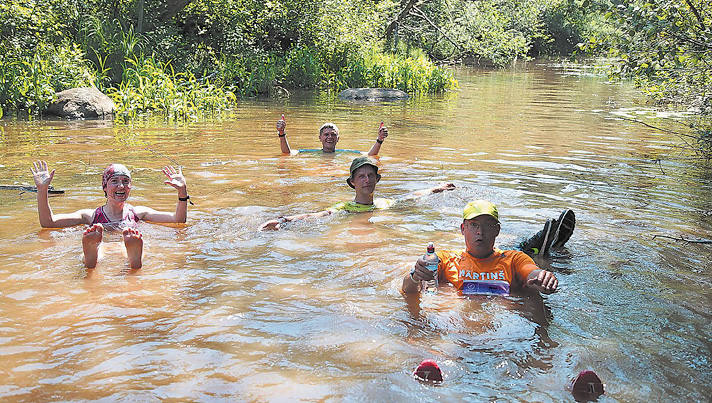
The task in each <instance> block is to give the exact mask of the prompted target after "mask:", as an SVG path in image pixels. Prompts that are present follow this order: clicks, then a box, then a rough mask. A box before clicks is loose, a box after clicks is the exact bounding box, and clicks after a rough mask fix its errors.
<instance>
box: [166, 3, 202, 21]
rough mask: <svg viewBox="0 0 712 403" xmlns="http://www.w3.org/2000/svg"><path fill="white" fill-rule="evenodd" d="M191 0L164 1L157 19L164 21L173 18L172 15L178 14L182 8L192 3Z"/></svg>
mask: <svg viewBox="0 0 712 403" xmlns="http://www.w3.org/2000/svg"><path fill="white" fill-rule="evenodd" d="M192 2H193V0H168V1H166V7H165V10H163V11H161V14H160V15H159V16H158V20H159V21H161V22H166V21H168V20H170V19H171V18H173V16H174V15H176V14H178V13H179V12H180V11H181V10H182V9H184V8H185V7H186V6H187V5H188V4H190V3H192Z"/></svg>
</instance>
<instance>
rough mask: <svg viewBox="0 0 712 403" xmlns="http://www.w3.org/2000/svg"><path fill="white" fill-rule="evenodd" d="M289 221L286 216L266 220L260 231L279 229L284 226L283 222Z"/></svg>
mask: <svg viewBox="0 0 712 403" xmlns="http://www.w3.org/2000/svg"><path fill="white" fill-rule="evenodd" d="M287 221H289V220H287V219H286V218H285V217H279V218H277V219H274V220H269V221H265V222H264V223H262V225H260V228H259V229H258V231H265V230H267V231H278V230H279V229H280V228H281V227H282V224H284V223H285V222H287Z"/></svg>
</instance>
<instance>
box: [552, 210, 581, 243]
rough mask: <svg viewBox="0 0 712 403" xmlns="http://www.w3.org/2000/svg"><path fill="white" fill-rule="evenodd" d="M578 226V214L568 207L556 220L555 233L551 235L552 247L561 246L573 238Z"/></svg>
mask: <svg viewBox="0 0 712 403" xmlns="http://www.w3.org/2000/svg"><path fill="white" fill-rule="evenodd" d="M575 226H576V215H575V214H574V211H573V210H569V209H566V210H564V211H563V212H562V213H561V215H560V216H559V219H558V220H554V235H553V236H552V237H551V247H552V248H560V247H562V246H564V244H565V243H566V241H568V240H569V238H571V234H573V233H574V227H575Z"/></svg>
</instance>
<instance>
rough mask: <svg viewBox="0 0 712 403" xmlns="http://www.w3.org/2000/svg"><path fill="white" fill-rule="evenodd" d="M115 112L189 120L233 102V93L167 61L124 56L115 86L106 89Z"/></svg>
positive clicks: (129, 116) (131, 116) (121, 115)
mask: <svg viewBox="0 0 712 403" xmlns="http://www.w3.org/2000/svg"><path fill="white" fill-rule="evenodd" d="M107 93H108V95H109V97H111V99H113V100H114V103H115V104H116V116H117V117H118V118H121V119H129V120H130V119H136V118H137V117H138V116H139V115H141V114H144V113H151V112H159V113H163V114H165V116H166V118H168V119H170V120H192V119H196V118H199V117H205V116H210V115H214V114H216V113H219V112H221V111H224V110H226V109H228V108H231V107H233V106H234V105H235V104H236V101H237V98H236V97H235V94H233V93H232V92H230V91H227V90H225V89H223V88H222V87H220V86H217V85H215V84H213V83H212V82H210V80H208V79H202V80H199V79H197V78H196V77H195V76H194V75H193V74H191V73H176V72H175V71H174V70H173V67H172V66H171V64H170V63H160V62H158V61H156V60H155V59H154V58H153V57H146V58H139V57H136V58H133V59H127V60H126V62H125V65H124V69H123V76H122V80H121V83H120V84H119V86H118V87H111V88H109V89H108V91H107Z"/></svg>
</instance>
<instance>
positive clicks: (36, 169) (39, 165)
mask: <svg viewBox="0 0 712 403" xmlns="http://www.w3.org/2000/svg"><path fill="white" fill-rule="evenodd" d="M30 171H32V177H33V178H34V179H35V185H36V186H37V188H38V189H39V188H40V187H45V188H48V187H49V184H50V183H51V182H52V178H54V169H53V170H52V172H49V168H47V162H46V161H41V160H37V162H33V163H32V167H31V168H30Z"/></svg>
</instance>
